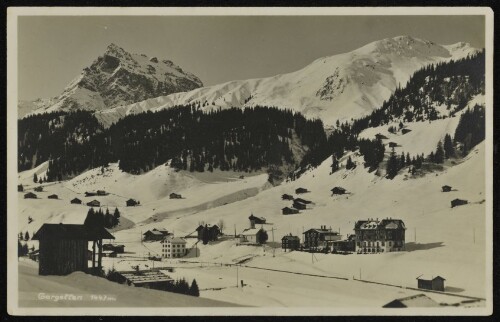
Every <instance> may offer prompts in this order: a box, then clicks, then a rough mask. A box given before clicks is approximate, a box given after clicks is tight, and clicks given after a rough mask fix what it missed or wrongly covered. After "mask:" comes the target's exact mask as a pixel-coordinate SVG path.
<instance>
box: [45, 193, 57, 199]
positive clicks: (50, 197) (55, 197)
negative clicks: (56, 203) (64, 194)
mask: <svg viewBox="0 0 500 322" xmlns="http://www.w3.org/2000/svg"><path fill="white" fill-rule="evenodd" d="M47 198H49V199H59V198H58V197H57V195H56V194H53V195H50V196H48V197H47Z"/></svg>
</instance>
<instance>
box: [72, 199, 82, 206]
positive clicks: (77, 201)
mask: <svg viewBox="0 0 500 322" xmlns="http://www.w3.org/2000/svg"><path fill="white" fill-rule="evenodd" d="M71 203H72V204H76V205H81V204H82V201H81V200H80V199H78V198H74V199H72V200H71Z"/></svg>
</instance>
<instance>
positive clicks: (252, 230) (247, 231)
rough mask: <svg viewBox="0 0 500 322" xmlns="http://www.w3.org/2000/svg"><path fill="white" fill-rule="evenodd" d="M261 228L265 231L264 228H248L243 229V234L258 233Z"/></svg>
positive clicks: (251, 234)
mask: <svg viewBox="0 0 500 322" xmlns="http://www.w3.org/2000/svg"><path fill="white" fill-rule="evenodd" d="M260 230H262V231H264V229H262V228H248V229H245V230H243V232H242V233H241V234H242V235H243V236H253V235H257V233H258V232H259V231H260Z"/></svg>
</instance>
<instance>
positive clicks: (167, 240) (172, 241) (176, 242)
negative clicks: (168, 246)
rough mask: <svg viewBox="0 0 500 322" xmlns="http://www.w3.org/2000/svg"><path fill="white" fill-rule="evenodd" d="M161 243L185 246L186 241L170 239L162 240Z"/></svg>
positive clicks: (175, 238) (177, 238)
mask: <svg viewBox="0 0 500 322" xmlns="http://www.w3.org/2000/svg"><path fill="white" fill-rule="evenodd" d="M162 242H164V243H166V242H170V243H172V244H186V241H185V240H184V239H182V238H180V237H170V238H166V239H164V240H162Z"/></svg>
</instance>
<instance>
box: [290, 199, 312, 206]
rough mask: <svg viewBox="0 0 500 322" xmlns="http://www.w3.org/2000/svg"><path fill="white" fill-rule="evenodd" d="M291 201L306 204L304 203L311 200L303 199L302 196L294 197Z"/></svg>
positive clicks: (308, 202)
mask: <svg viewBox="0 0 500 322" xmlns="http://www.w3.org/2000/svg"><path fill="white" fill-rule="evenodd" d="M293 201H294V202H300V203H303V204H306V205H308V204H310V203H311V202H312V201H309V200H305V199H302V198H295V199H294V200H293Z"/></svg>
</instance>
